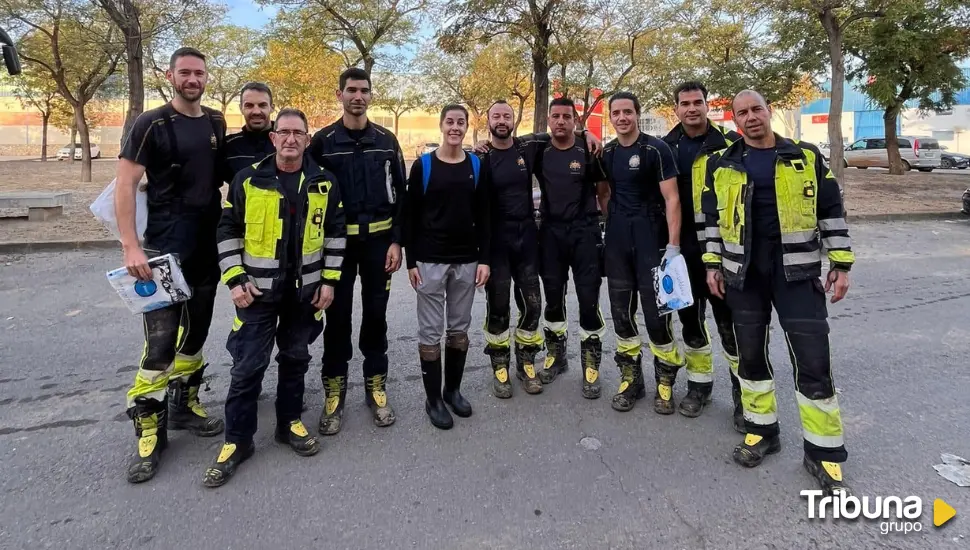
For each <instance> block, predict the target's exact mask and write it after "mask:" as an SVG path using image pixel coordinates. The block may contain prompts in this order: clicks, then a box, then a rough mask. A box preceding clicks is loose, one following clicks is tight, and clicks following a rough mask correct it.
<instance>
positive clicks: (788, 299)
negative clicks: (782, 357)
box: [726, 239, 847, 462]
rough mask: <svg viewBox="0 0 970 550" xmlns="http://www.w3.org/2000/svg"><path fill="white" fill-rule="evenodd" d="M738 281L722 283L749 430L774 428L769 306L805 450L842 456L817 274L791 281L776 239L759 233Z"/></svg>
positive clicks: (767, 432) (835, 458)
mask: <svg viewBox="0 0 970 550" xmlns="http://www.w3.org/2000/svg"><path fill="white" fill-rule="evenodd" d="M752 248H753V251H752V252H753V255H752V257H751V260H750V264H749V267H748V269H747V273H746V274H745V277H744V285H743V288H741V289H738V288H735V287H733V286H729V287H728V288H727V294H726V298H727V303H728V306H729V307H730V308H731V312H732V313H733V314H734V331H735V334H737V341H738V352H739V353H738V355H739V357H740V364H739V367H738V378H739V380H740V382H741V402H742V405H743V407H744V423H745V426H746V429H747V431H748V432H750V433H753V434H757V435H762V436H772V435H776V434H778V431H779V427H778V414H777V410H778V406H777V403H776V400H775V383H774V369H773V367H772V364H771V360H770V359H769V357H768V328H769V325H770V323H771V308H772V306H774V308H775V311H776V312H777V313H778V320H779V322H780V324H781V328H782V330H783V331H784V335H785V342H786V344H787V347H788V354H789V357H790V359H791V362H792V365H793V367H794V375H795V397H796V399H797V401H798V410H799V413H800V415H801V420H802V432H803V436H804V447H805V452H806V453H807V454H808V455H809V457H810V458H812V459H815V460H825V461H830V462H844V461H845V459H846V457H847V453H846V450H845V445H844V442H843V439H842V420H841V414H840V411H839V405H838V399H837V397H836V395H835V384H834V382H833V380H832V365H831V362H830V353H829V337H828V334H829V325H828V319H827V318H828V311H827V309H826V304H825V290H824V288H823V286H822V282H821V281H820V280H819V279H818V278H812V279H810V280H803V281H793V282H789V281H787V280H786V278H785V272H784V266H783V265H782V250H781V242H780V241H779V240H765V239H758V240H756V241H755V244H754V246H753V247H752Z"/></svg>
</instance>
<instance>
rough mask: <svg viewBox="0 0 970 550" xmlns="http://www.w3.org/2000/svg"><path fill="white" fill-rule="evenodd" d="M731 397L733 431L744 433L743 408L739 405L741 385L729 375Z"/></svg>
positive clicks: (736, 378)
mask: <svg viewBox="0 0 970 550" xmlns="http://www.w3.org/2000/svg"><path fill="white" fill-rule="evenodd" d="M731 397H732V398H733V399H734V431H736V432H738V433H742V434H743V433H745V431H746V430H745V427H744V406H743V405H742V404H741V383H740V382H739V381H738V377H737V376H734V375H731Z"/></svg>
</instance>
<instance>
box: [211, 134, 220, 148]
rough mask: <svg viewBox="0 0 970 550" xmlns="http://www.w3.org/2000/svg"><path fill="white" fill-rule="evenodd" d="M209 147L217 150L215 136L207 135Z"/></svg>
mask: <svg viewBox="0 0 970 550" xmlns="http://www.w3.org/2000/svg"><path fill="white" fill-rule="evenodd" d="M209 145H211V146H212V148H213V149H216V148H218V145H219V144H218V143H217V142H216V135H215V134H209Z"/></svg>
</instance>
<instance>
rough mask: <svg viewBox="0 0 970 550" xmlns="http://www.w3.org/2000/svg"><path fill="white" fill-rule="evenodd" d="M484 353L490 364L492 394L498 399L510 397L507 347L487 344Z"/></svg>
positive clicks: (509, 357)
mask: <svg viewBox="0 0 970 550" xmlns="http://www.w3.org/2000/svg"><path fill="white" fill-rule="evenodd" d="M485 355H488V359H489V362H490V363H491V364H492V395H494V396H495V397H498V398H499V399H509V398H511V397H512V384H511V383H510V382H509V361H510V360H511V353H510V352H509V348H500V347H492V346H488V347H486V348H485Z"/></svg>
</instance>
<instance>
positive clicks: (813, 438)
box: [795, 391, 843, 447]
mask: <svg viewBox="0 0 970 550" xmlns="http://www.w3.org/2000/svg"><path fill="white" fill-rule="evenodd" d="M795 399H796V401H798V412H799V414H800V416H801V418H802V431H803V435H804V437H805V440H806V441H809V442H810V443H813V444H815V445H818V446H819V447H839V446H841V445H842V444H843V441H842V415H841V413H840V411H839V400H838V397H836V396H835V395H833V396H832V397H828V398H826V399H809V398H808V397H807V396H805V395H803V394H802V393H801V392H797V391H796V392H795Z"/></svg>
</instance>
